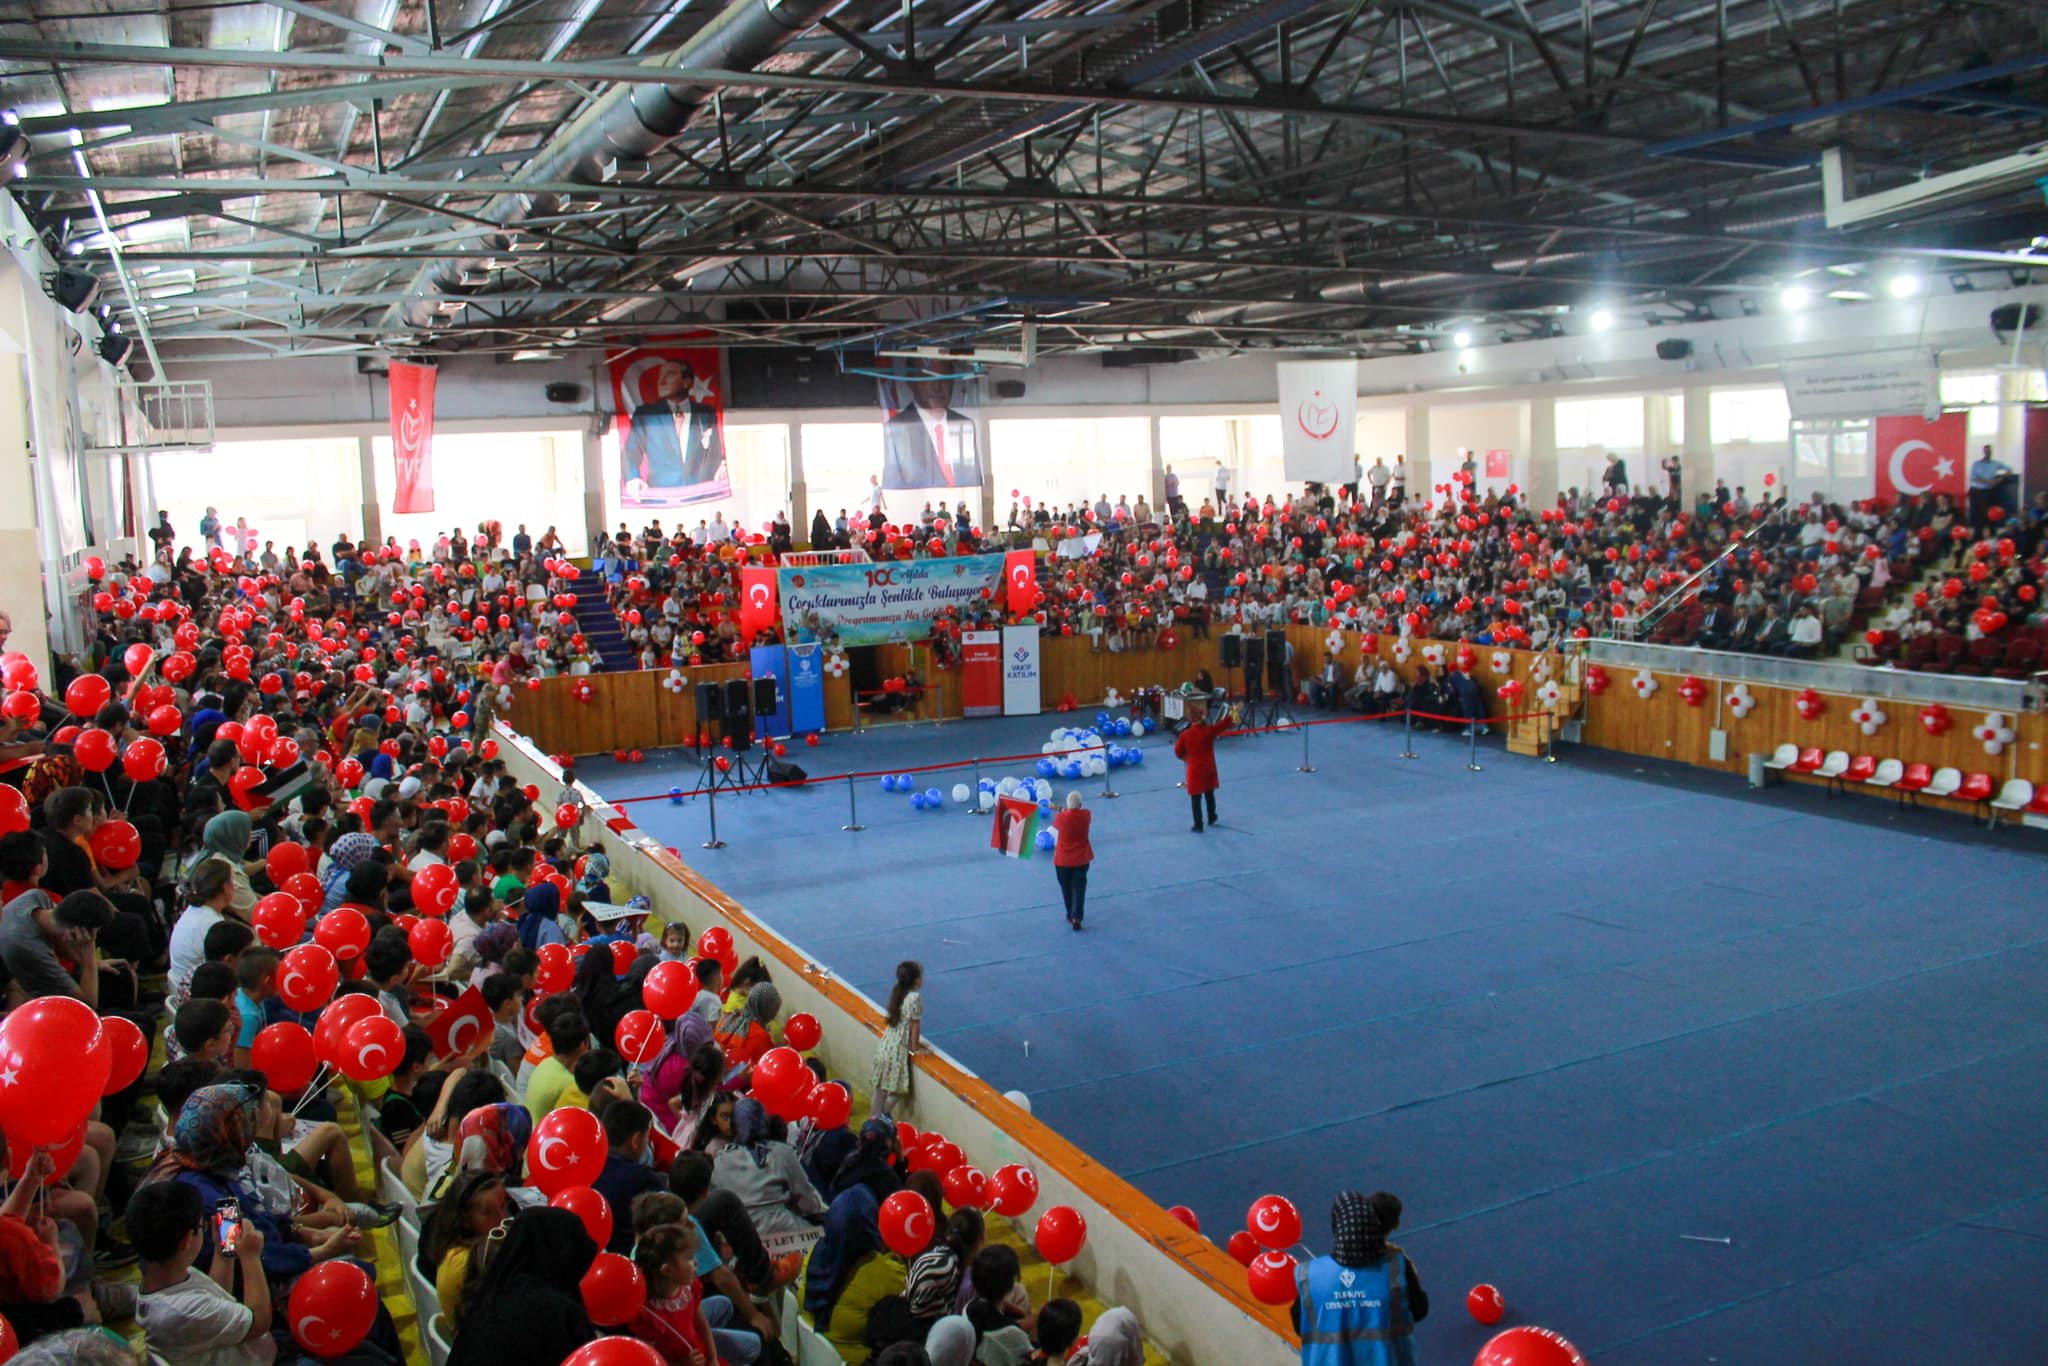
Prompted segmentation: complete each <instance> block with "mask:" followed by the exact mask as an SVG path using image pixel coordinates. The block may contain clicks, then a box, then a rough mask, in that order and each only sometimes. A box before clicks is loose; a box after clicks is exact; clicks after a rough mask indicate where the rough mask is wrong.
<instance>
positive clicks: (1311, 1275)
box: [1297, 1248, 1415, 1366]
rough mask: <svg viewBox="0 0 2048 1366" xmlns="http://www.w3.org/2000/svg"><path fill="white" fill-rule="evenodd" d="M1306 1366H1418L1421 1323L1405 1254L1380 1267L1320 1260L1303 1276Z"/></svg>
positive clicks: (1392, 1252)
mask: <svg viewBox="0 0 2048 1366" xmlns="http://www.w3.org/2000/svg"><path fill="white" fill-rule="evenodd" d="M1297 1279H1298V1281H1299V1283H1300V1291H1301V1307H1300V1314H1301V1362H1302V1366H1415V1324H1414V1321H1413V1320H1411V1319H1410V1318H1409V1317H1408V1279H1407V1271H1406V1266H1405V1263H1404V1261H1403V1259H1402V1256H1401V1254H1400V1253H1399V1252H1398V1251H1396V1250H1395V1249H1393V1248H1389V1249H1388V1250H1387V1259H1386V1260H1385V1261H1383V1262H1381V1263H1380V1264H1379V1265H1378V1266H1357V1267H1354V1266H1341V1265H1339V1264H1338V1263H1337V1262H1335V1261H1333V1260H1332V1259H1331V1258H1328V1257H1318V1258H1316V1259H1315V1260H1314V1261H1312V1262H1310V1263H1309V1264H1308V1265H1307V1266H1306V1267H1304V1268H1302V1270H1301V1271H1300V1272H1299V1273H1298V1277H1297Z"/></svg>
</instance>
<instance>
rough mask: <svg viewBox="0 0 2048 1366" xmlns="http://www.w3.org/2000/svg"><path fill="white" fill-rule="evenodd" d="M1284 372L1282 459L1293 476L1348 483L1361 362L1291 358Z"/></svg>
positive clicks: (1281, 374) (1282, 363) (1280, 367)
mask: <svg viewBox="0 0 2048 1366" xmlns="http://www.w3.org/2000/svg"><path fill="white" fill-rule="evenodd" d="M1275 368H1276V369H1277V370H1278V372H1279V377H1280V458H1281V465H1282V469H1283V471H1284V472H1285V474H1286V476H1287V478H1288V479H1290V480H1301V481H1303V482H1306V483H1315V484H1348V483H1350V482H1351V480H1352V479H1353V478H1354V477H1356V475H1357V470H1356V469H1355V468H1354V467H1353V464H1352V461H1353V459H1354V458H1355V457H1354V451H1355V450H1356V448H1357V441H1358V362H1357V361H1355V360H1289V361H1280V362H1279V363H1278V364H1277V366H1276V367H1275Z"/></svg>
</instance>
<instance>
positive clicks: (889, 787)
mask: <svg viewBox="0 0 2048 1366" xmlns="http://www.w3.org/2000/svg"><path fill="white" fill-rule="evenodd" d="M895 790H896V775H895V774H893V773H884V774H883V775H882V791H884V792H894V791H895Z"/></svg>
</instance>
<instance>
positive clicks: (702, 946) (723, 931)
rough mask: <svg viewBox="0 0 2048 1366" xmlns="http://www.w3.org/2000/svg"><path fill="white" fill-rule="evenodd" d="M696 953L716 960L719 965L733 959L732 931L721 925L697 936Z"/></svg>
mask: <svg viewBox="0 0 2048 1366" xmlns="http://www.w3.org/2000/svg"><path fill="white" fill-rule="evenodd" d="M697 952H698V953H699V954H700V955H702V956H703V957H705V958H716V959H718V960H719V961H720V962H721V963H722V962H724V961H725V960H726V959H727V958H729V957H733V956H734V953H733V946H732V931H731V930H728V929H727V928H726V927H725V926H723V925H713V926H712V927H711V928H709V929H707V930H705V931H704V933H702V934H700V935H698V936H697Z"/></svg>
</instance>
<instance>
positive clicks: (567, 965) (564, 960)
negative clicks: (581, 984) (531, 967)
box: [533, 944, 576, 991]
mask: <svg viewBox="0 0 2048 1366" xmlns="http://www.w3.org/2000/svg"><path fill="white" fill-rule="evenodd" d="M533 980H534V985H535V986H538V987H539V988H540V989H541V990H542V991H565V990H567V989H568V986H569V984H570V983H571V982H573V981H575V980H576V960H575V959H574V958H572V957H571V956H570V954H569V947H568V945H566V944H543V945H541V946H540V968H539V970H538V971H536V972H535V973H534V978H533Z"/></svg>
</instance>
